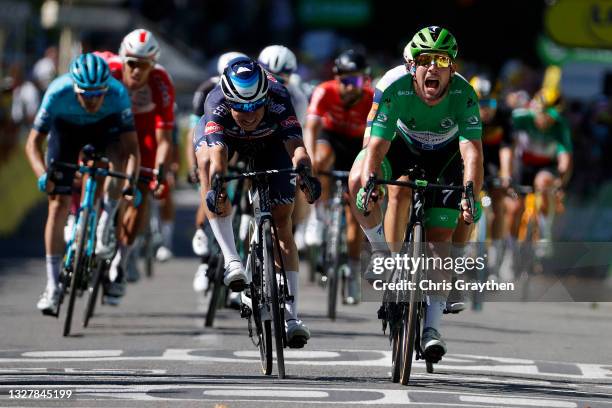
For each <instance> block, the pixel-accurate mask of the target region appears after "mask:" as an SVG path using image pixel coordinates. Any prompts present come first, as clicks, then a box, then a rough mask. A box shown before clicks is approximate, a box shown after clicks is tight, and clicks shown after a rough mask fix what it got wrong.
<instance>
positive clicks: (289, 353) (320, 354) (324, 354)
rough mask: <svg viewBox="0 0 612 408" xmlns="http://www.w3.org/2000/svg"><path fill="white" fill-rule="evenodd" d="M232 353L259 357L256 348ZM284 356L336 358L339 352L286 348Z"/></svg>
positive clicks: (240, 355) (239, 355)
mask: <svg viewBox="0 0 612 408" xmlns="http://www.w3.org/2000/svg"><path fill="white" fill-rule="evenodd" d="M234 355H235V356H236V357H246V358H249V357H250V358H259V351H257V350H241V351H235V352H234ZM284 355H285V358H338V357H340V353H338V352H335V351H316V350H313V351H310V350H306V351H301V350H300V351H298V350H286V351H285V353H284Z"/></svg>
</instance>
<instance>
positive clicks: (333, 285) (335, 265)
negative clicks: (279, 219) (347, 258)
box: [327, 207, 344, 320]
mask: <svg viewBox="0 0 612 408" xmlns="http://www.w3.org/2000/svg"><path fill="white" fill-rule="evenodd" d="M338 210H340V211H344V208H343V207H340V208H334V211H338ZM341 218H342V214H338V213H334V214H333V215H332V218H331V219H332V220H333V222H334V225H332V226H330V228H328V231H329V232H330V234H329V239H328V240H327V251H328V254H327V255H328V256H327V260H328V261H329V260H331V264H330V267H329V268H328V269H327V317H329V318H330V319H331V320H336V309H337V305H338V280H339V278H340V276H339V268H340V225H338V224H339V222H340V220H341Z"/></svg>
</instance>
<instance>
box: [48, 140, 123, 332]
mask: <svg viewBox="0 0 612 408" xmlns="http://www.w3.org/2000/svg"><path fill="white" fill-rule="evenodd" d="M82 150H83V156H84V160H83V161H82V162H81V163H80V164H79V165H76V164H72V163H64V162H59V161H53V162H51V163H50V165H49V174H50V176H51V180H61V178H62V177H63V173H62V169H64V170H76V171H78V172H79V173H81V174H82V175H83V176H87V177H86V182H85V186H84V194H83V197H82V199H81V203H80V205H79V209H78V211H77V214H76V220H75V223H74V226H73V228H72V232H71V234H70V239H69V240H68V242H67V243H66V251H65V254H64V259H63V263H62V269H61V271H60V275H59V285H58V288H59V302H58V307H57V309H56V311H55V313H54V312H51V313H50V314H52V315H54V316H56V317H59V312H60V307H61V305H62V303H63V301H64V297H65V296H66V295H68V296H69V299H68V308H67V310H66V317H65V320H64V329H63V335H64V336H68V335H69V334H70V329H71V325H72V315H73V312H74V304H75V300H76V296H77V293H79V292H80V293H83V292H84V291H87V290H88V289H89V283H90V281H91V277H92V271H96V273H97V272H98V271H99V270H100V269H101V268H102V264H103V261H102V260H98V259H97V258H96V256H95V246H96V226H97V224H98V214H99V213H100V202H99V201H100V200H96V189H97V187H98V182H99V180H98V178H103V177H107V176H109V177H116V178H119V179H124V180H127V179H129V177H128V176H127V175H126V174H124V173H119V172H116V171H111V170H109V168H108V164H109V161H108V159H107V158H105V157H102V156H101V155H99V154H97V153H96V151H95V148H94V147H93V146H91V145H86V146H85V147H83V149H82ZM96 201H98V203H96ZM94 280H95V279H94ZM89 294H90V298H91V297H92V294H93V292H92V291H89ZM94 302H95V299H94ZM86 313H87V312H86ZM87 320H88V319H87Z"/></svg>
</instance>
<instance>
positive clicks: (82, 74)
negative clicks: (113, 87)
mask: <svg viewBox="0 0 612 408" xmlns="http://www.w3.org/2000/svg"><path fill="white" fill-rule="evenodd" d="M70 76H71V77H72V80H73V81H74V83H75V85H76V86H77V87H79V88H81V89H92V88H105V87H106V86H107V85H108V80H109V78H110V70H109V69H108V64H107V63H106V61H104V59H103V58H102V57H99V56H97V55H95V54H92V53H87V54H81V55H79V56H78V57H76V58H75V59H74V60H73V61H72V63H71V64H70Z"/></svg>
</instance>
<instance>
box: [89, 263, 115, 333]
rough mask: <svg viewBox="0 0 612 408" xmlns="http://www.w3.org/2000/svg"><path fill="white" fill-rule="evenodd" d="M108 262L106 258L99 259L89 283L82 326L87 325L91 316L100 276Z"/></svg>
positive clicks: (96, 297) (94, 306)
mask: <svg viewBox="0 0 612 408" xmlns="http://www.w3.org/2000/svg"><path fill="white" fill-rule="evenodd" d="M108 266H109V263H108V262H107V261H106V260H103V259H99V260H98V265H97V266H96V270H95V272H94V275H93V277H92V280H91V284H90V285H89V298H88V299H87V307H86V308H85V315H84V316H83V327H87V325H88V324H89V320H90V319H91V318H92V317H93V314H94V311H95V309H96V301H97V300H98V292H99V291H100V285H101V283H102V277H103V276H104V274H105V273H106V270H107V267H108Z"/></svg>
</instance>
